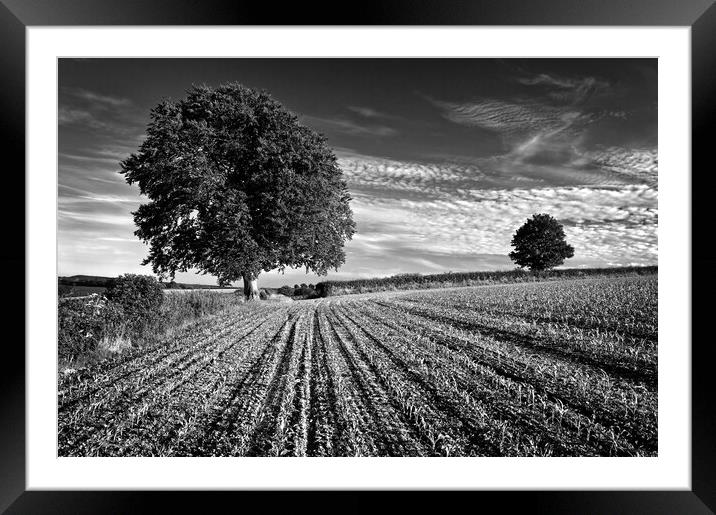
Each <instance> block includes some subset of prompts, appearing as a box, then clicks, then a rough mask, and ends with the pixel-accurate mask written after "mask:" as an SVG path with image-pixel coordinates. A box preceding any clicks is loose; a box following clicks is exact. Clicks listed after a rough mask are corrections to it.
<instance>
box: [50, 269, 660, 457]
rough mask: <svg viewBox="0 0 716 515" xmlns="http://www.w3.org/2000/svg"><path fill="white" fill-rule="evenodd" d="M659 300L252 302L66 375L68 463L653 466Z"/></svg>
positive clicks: (629, 291) (580, 288) (63, 402)
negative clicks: (433, 460) (457, 459)
mask: <svg viewBox="0 0 716 515" xmlns="http://www.w3.org/2000/svg"><path fill="white" fill-rule="evenodd" d="M655 292H656V278H655V277H652V278H621V279H618V280H615V279H613V280H589V281H586V280H584V281H564V282H560V283H543V284H538V285H532V284H528V285H517V286H514V285H509V286H491V287H478V288H461V289H454V290H442V291H440V290H431V291H429V292H409V293H407V292H401V293H393V292H391V293H380V294H371V295H361V296H355V297H350V296H346V297H338V298H335V299H325V300H319V301H306V302H295V303H291V304H289V305H284V304H281V305H271V304H268V305H266V304H257V305H254V306H242V307H240V308H237V309H236V311H235V312H233V313H232V314H230V315H224V316H223V317H212V318H211V319H210V320H208V321H202V322H199V323H197V324H196V325H195V326H194V327H193V328H192V329H188V330H186V331H184V332H179V333H177V334H176V335H175V336H174V337H173V339H171V341H168V342H167V344H166V345H165V346H163V347H161V348H154V349H151V350H148V351H145V352H143V353H137V354H135V355H131V356H128V357H124V358H122V359H121V360H117V361H114V362H108V363H105V364H101V365H99V366H97V367H95V368H94V369H90V370H87V371H83V372H82V373H80V374H71V375H68V376H67V377H62V378H61V379H60V384H59V393H60V396H59V398H58V407H59V408H58V410H59V412H58V417H59V428H58V437H59V444H58V452H59V454H60V455H61V456H78V455H79V456H87V455H89V456H107V455H111V456H141V455H149V456H151V455H154V456H432V455H442V456H445V455H447V456H459V455H467V456H496V455H499V456H511V455H515V456H537V455H580V456H590V455H629V456H634V455H640V456H642V455H647V456H648V455H655V454H656V451H657V432H656V429H657V428H656V419H657V412H656V405H657V388H656V343H657V342H656V336H655V335H656V297H655ZM575 295H576V297H575ZM570 298H571V299H572V300H571V301H570ZM505 299H508V300H509V302H508V303H507V304H506V301H505ZM575 299H576V300H575ZM587 300H588V301H589V302H586V301H587ZM620 302H621V308H620V306H619V305H618V303H620ZM600 303H601V304H600ZM574 304H576V305H582V306H586V307H582V308H580V309H581V311H578V310H577V309H576V308H574ZM600 305H601V309H600ZM502 308H504V310H505V311H508V308H509V314H507V315H505V316H504V317H500V316H499V313H500V309H502ZM620 309H622V310H623V311H624V313H623V320H614V316H616V315H615V314H616V313H618V312H619V310H620ZM610 349H611V351H610ZM629 349H637V350H636V351H630V350H629Z"/></svg>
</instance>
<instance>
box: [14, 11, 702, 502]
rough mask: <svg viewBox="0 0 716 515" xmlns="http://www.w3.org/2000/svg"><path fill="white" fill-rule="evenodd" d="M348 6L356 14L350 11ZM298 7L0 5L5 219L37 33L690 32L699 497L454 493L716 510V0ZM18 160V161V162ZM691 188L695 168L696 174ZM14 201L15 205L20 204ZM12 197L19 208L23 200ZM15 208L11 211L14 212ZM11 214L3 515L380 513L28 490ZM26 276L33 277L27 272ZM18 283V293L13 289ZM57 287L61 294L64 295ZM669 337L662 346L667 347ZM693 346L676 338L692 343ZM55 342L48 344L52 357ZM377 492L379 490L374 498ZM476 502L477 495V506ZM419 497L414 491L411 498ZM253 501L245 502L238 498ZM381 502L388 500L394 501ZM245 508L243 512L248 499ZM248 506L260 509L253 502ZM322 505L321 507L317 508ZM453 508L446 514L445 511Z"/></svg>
mask: <svg viewBox="0 0 716 515" xmlns="http://www.w3.org/2000/svg"><path fill="white" fill-rule="evenodd" d="M341 7H343V8H341ZM346 7H347V6H340V5H339V4H338V3H334V4H332V5H331V6H321V5H320V4H318V3H310V4H307V3H302V2H301V3H293V4H292V5H288V6H286V7H283V6H281V7H278V6H275V5H272V4H268V3H262V2H251V3H249V2H239V1H229V0H204V1H203V2H196V1H194V0H101V1H100V0H0V67H1V68H0V70H1V72H0V77H1V79H0V84H2V88H0V116H1V117H2V123H0V131H1V132H2V137H1V138H0V145H2V156H3V158H4V163H5V165H6V167H5V170H4V171H5V176H4V180H5V183H4V186H5V187H4V190H5V191H6V192H11V193H10V194H6V197H9V198H8V199H7V200H6V203H5V205H6V213H9V212H13V213H19V212H22V213H25V196H24V195H25V176H24V174H21V173H19V170H24V169H25V29H26V27H28V26H43V25H44V26H47V25H57V26H63V25H97V26H101V25H551V26H557V25H574V26H594V25H603V26H689V27H691V45H692V48H691V50H692V54H691V74H692V76H691V79H692V171H691V174H690V180H691V184H692V206H691V209H692V246H691V253H692V254H691V255H692V263H691V266H692V269H691V274H692V277H696V278H697V279H698V281H692V290H691V291H692V299H691V302H692V309H691V313H692V315H691V317H692V331H691V332H692V341H693V345H692V346H691V354H692V440H691V444H692V456H691V463H692V489H691V490H690V491H658V490H650V491H618V492H604V491H586V492H576V491H549V492H547V491H526V492H513V491H503V492H469V493H457V492H451V493H450V495H451V497H450V499H449V503H450V504H451V505H454V506H457V505H458V504H460V503H463V502H469V503H475V502H478V503H480V506H481V507H483V508H485V507H487V506H490V505H492V504H499V505H500V507H501V511H504V510H505V509H507V510H510V511H512V510H513V509H514V510H516V511H524V510H532V511H534V510H537V511H539V512H545V513H665V514H666V513H669V514H672V513H688V514H691V513H714V512H715V511H716V438H715V436H716V416H715V415H714V402H713V400H712V399H713V397H712V391H713V383H711V382H710V381H711V376H712V373H711V370H710V369H711V367H712V363H713V359H712V358H713V356H714V353H713V351H712V342H711V340H710V338H709V335H710V332H709V328H708V327H707V322H706V321H707V317H708V316H709V314H710V313H709V311H710V310H711V302H709V300H710V298H711V296H712V295H711V293H712V292H713V291H714V286H715V285H716V284H715V283H716V281H715V280H714V274H713V272H712V270H713V267H714V265H716V257H714V256H713V255H712V254H711V253H710V252H709V250H708V240H709V238H706V237H704V235H707V234H709V228H710V227H709V226H710V222H711V220H710V216H709V215H710V214H711V212H710V210H709V208H710V206H709V204H708V203H707V201H706V196H707V195H708V194H709V193H710V192H711V191H713V189H712V188H710V186H711V185H712V184H713V176H714V165H713V162H712V160H711V147H712V146H713V145H712V143H711V138H710V137H709V136H710V135H709V131H708V129H709V127H710V126H711V125H712V123H713V121H714V119H715V117H714V115H715V114H716V100H715V97H716V5H714V0H668V1H667V0H472V1H454V0H453V1H447V0H444V1H442V2H440V1H439V0H391V1H388V0H382V1H380V0H375V1H365V0H364V1H362V2H360V4H352V8H346ZM8 158H10V162H11V163H12V165H11V164H8ZM678 173H683V174H684V180H689V171H688V170H683V171H679V172H678ZM8 202H10V205H9V206H8ZM13 202H14V203H15V205H13ZM8 208H9V209H8ZM17 218H18V216H17V215H15V216H14V217H8V216H6V223H5V224H4V236H5V239H6V242H7V243H6V244H5V245H2V249H1V250H0V261H1V262H2V266H3V268H2V269H3V270H4V271H5V273H6V281H5V292H6V295H11V296H12V298H11V299H10V302H7V303H6V304H7V306H6V309H4V310H3V312H4V314H5V320H6V321H8V322H11V323H12V325H10V324H8V325H7V326H6V327H10V326H12V327H13V328H15V329H18V332H19V335H12V336H10V335H11V334H12V332H5V334H6V338H5V342H4V344H5V345H4V349H3V358H4V359H3V362H4V363H5V366H4V367H3V371H2V373H0V388H1V389H0V395H1V397H0V512H5V513H8V514H16V513H35V514H41V513H77V514H81V513H106V512H107V513H110V512H111V513H144V512H149V511H152V512H154V511H155V510H156V509H157V506H160V507H161V509H162V511H169V510H174V509H179V511H192V512H193V511H207V508H208V507H209V506H211V505H212V504H214V503H216V502H220V503H229V505H232V504H233V505H234V506H235V507H236V508H237V509H239V508H240V507H242V506H243V507H248V506H251V505H252V504H254V503H263V502H264V500H263V498H264V497H266V496H270V497H271V499H272V500H271V503H272V505H274V506H276V505H277V504H276V501H279V502H283V501H284V500H286V501H290V502H291V504H293V505H302V504H303V503H304V502H306V503H308V504H307V505H308V506H315V507H317V508H319V509H320V507H321V506H326V507H329V509H341V510H342V509H344V508H342V507H348V509H361V507H363V509H368V508H369V506H370V505H371V504H372V503H371V502H367V503H366V501H365V499H363V498H361V499H360V500H357V499H356V500H355V501H354V500H352V499H354V498H357V497H358V496H359V494H358V493H356V492H350V493H348V494H347V495H346V497H344V498H343V499H341V500H340V501H338V502H340V505H339V506H340V507H339V506H335V505H334V506H333V507H331V505H332V504H333V501H331V500H329V499H327V497H326V494H325V493H321V497H320V501H318V500H315V499H310V500H307V497H309V496H310V497H315V496H316V494H311V493H309V492H294V493H293V495H292V496H291V497H287V494H284V493H280V494H279V493H276V492H273V493H269V492H243V493H242V492H223V493H215V492H202V493H196V492H194V493H189V492H173V493H171V494H169V493H166V492H142V493H137V492H119V491H113V492H97V491H95V492H80V491H71V492H70V491H64V492H56V491H26V482H25V429H26V428H25V357H24V356H25V353H24V349H23V347H22V346H21V345H20V344H19V342H20V338H22V341H24V338H25V326H24V323H23V322H21V321H22V320H24V319H25V317H24V315H25V310H26V309H29V308H31V306H26V305H25V301H24V300H25V294H24V293H23V294H22V296H21V295H20V293H19V292H20V291H23V292H24V291H25V284H24V281H25V277H26V276H27V275H28V274H31V273H32V270H30V269H28V268H27V267H26V264H25V258H26V256H25V250H24V249H25V245H24V242H25V226H24V223H23V224H20V223H18V221H17ZM19 270H23V271H24V274H20V273H19ZM8 281H9V284H8ZM53 288H54V285H48V294H52V293H51V292H52V289H53ZM661 343H662V342H660V344H661ZM690 343H691V342H663V344H670V345H689V344H690ZM51 347H52V344H51V343H50V342H48V348H51ZM372 495H376V494H372ZM467 495H469V496H470V498H469V499H465V498H464V497H465V496H467ZM406 497H407V496H406ZM239 498H240V500H239ZM381 502H382V501H381ZM424 502H425V499H424V492H413V493H411V495H410V497H409V499H407V500H406V501H405V502H404V504H402V507H403V508H404V509H409V508H411V506H410V505H411V504H415V505H423V504H424ZM236 503H240V504H236ZM247 503H248V504H247ZM317 503H318V504H317ZM443 507H444V508H447V506H445V505H444V506H443Z"/></svg>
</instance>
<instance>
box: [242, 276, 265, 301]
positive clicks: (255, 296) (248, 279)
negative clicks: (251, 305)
mask: <svg viewBox="0 0 716 515" xmlns="http://www.w3.org/2000/svg"><path fill="white" fill-rule="evenodd" d="M241 277H242V278H243V280H244V298H245V299H246V301H247V302H248V301H252V300H260V298H261V297H260V296H259V278H258V274H254V273H252V272H244V273H242V274H241Z"/></svg>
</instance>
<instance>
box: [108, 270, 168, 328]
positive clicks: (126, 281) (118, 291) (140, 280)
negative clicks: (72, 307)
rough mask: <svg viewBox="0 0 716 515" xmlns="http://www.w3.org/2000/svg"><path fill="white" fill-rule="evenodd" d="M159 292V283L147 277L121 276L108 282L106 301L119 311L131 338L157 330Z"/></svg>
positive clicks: (159, 314) (160, 301) (159, 310)
mask: <svg viewBox="0 0 716 515" xmlns="http://www.w3.org/2000/svg"><path fill="white" fill-rule="evenodd" d="M162 290H163V288H162V286H161V284H160V283H159V282H158V281H157V280H156V279H155V278H154V277H151V276H147V275H136V274H125V275H120V276H119V277H117V278H115V279H112V280H111V281H110V283H109V286H108V288H107V293H106V295H107V299H109V301H110V302H112V303H113V304H115V305H116V306H118V307H120V308H121V309H122V312H123V313H124V319H125V321H126V323H127V329H128V331H129V336H130V337H131V338H136V337H139V338H141V337H144V336H146V335H147V334H148V333H150V332H152V331H157V330H160V328H161V322H162V317H161V314H162V312H161V307H162V303H163V302H164V292H163V291H162Z"/></svg>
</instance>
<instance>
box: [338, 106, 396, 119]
mask: <svg viewBox="0 0 716 515" xmlns="http://www.w3.org/2000/svg"><path fill="white" fill-rule="evenodd" d="M348 109H349V110H351V111H353V112H354V113H357V114H359V115H360V116H362V117H364V118H386V119H391V118H395V116H392V115H389V114H385V113H382V112H380V111H376V110H375V109H373V108H371V107H361V106H348Z"/></svg>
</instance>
